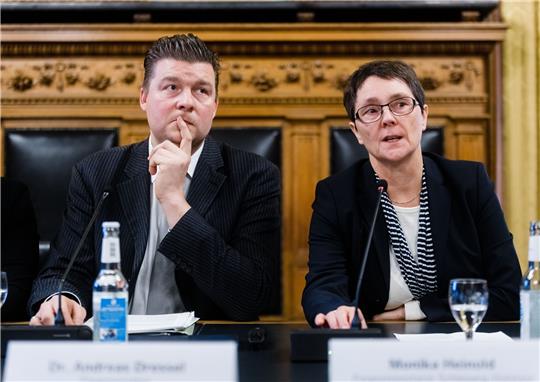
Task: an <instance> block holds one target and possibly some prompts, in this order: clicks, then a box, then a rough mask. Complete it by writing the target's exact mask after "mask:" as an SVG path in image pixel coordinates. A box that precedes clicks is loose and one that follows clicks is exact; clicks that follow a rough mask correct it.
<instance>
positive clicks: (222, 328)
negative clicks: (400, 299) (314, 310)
mask: <svg viewBox="0 0 540 382" xmlns="http://www.w3.org/2000/svg"><path fill="white" fill-rule="evenodd" d="M196 325H197V327H196V334H195V335H194V336H190V337H188V336H180V335H159V336H148V335H136V336H135V335H132V336H130V341H154V340H157V341H192V340H194V341H198V340H204V339H208V340H211V339H235V340H237V341H238V368H239V381H240V382H259V381H260V382H266V381H268V382H287V381H292V382H297V381H310V382H311V381H313V382H319V381H321V382H322V381H327V380H328V376H327V363H326V362H291V361H290V349H291V343H290V334H291V332H293V331H295V330H301V329H308V326H307V324H299V323H262V322H253V323H234V322H227V323H224V322H219V323H217V322H211V321H209V322H203V323H201V324H196ZM369 326H370V327H374V328H380V329H381V330H382V332H383V333H384V334H385V336H387V337H393V333H405V334H414V333H452V332H457V331H460V328H459V326H458V325H457V324H456V323H430V322H422V321H414V322H386V323H372V324H369ZM519 330H520V328H519V322H487V323H482V324H481V325H480V326H479V328H478V330H477V331H479V332H496V331H502V332H504V333H506V334H507V335H509V336H510V337H519ZM263 334H264V341H260V340H262V337H261V335H263ZM250 340H251V342H250ZM257 340H259V341H260V342H258V343H256V342H254V341H257ZM3 355H4V354H3ZM3 362H4V358H3V357H2V366H3ZM209 367H211V365H209ZM2 369H3V367H2Z"/></svg>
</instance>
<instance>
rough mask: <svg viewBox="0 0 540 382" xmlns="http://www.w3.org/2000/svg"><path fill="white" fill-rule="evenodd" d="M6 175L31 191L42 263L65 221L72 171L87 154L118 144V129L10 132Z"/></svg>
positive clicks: (6, 144) (6, 131)
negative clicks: (61, 224)
mask: <svg viewBox="0 0 540 382" xmlns="http://www.w3.org/2000/svg"><path fill="white" fill-rule="evenodd" d="M4 141H5V150H4V152H5V157H4V158H5V161H4V162H5V164H6V165H5V176H6V178H7V179H12V180H17V181H19V182H22V183H24V184H25V185H26V186H27V187H28V189H29V190H30V197H31V199H32V203H33V205H34V207H35V212H36V221H37V229H38V233H39V237H40V244H39V245H40V258H41V260H40V262H43V261H44V260H45V259H44V258H45V257H46V256H47V254H48V252H49V244H50V241H51V240H52V239H53V238H54V236H55V234H56V231H57V230H58V228H59V226H60V223H61V221H62V214H63V211H64V207H65V202H66V196H67V188H68V184H69V179H70V177H71V169H72V167H73V165H74V164H75V163H77V162H78V161H79V160H81V159H83V158H84V157H86V156H87V155H89V154H91V153H93V152H95V151H99V150H103V149H107V148H110V147H113V146H116V145H117V144H118V132H117V130H116V129H84V130H83V129H6V130H5V139H4Z"/></svg>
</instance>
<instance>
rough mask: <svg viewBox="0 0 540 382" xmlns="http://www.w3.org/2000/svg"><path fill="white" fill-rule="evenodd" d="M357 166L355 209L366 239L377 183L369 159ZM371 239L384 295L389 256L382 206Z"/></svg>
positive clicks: (376, 194)
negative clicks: (380, 274) (383, 287)
mask: <svg viewBox="0 0 540 382" xmlns="http://www.w3.org/2000/svg"><path fill="white" fill-rule="evenodd" d="M359 166H361V167H360V168H359V169H358V176H357V178H356V179H357V181H356V187H357V192H356V195H357V210H358V211H359V215H360V220H361V222H362V223H363V225H364V227H365V230H366V234H365V238H366V241H367V237H368V235H369V228H370V224H371V221H372V219H373V214H374V213H375V205H376V204H377V197H378V193H377V184H376V182H375V172H374V171H373V168H372V167H371V165H370V163H369V161H368V160H366V161H365V162H363V164H360V165H359ZM358 239H359V238H358V237H357V238H356V240H358ZM372 240H373V241H372V243H371V250H370V253H371V254H373V252H375V254H376V256H377V259H378V261H379V265H380V267H381V271H382V274H383V279H384V285H385V288H386V290H385V291H384V295H388V291H389V287H390V258H389V245H388V233H387V229H386V223H385V220H384V215H383V213H382V208H379V213H378V215H377V220H376V222H375V229H374V231H373V239H372ZM366 244H367V242H365V243H361V245H360V246H359V248H360V251H361V252H360V254H363V253H364V251H365V245H366ZM370 256H371V255H370Z"/></svg>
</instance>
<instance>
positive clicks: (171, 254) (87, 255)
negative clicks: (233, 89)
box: [29, 137, 281, 320]
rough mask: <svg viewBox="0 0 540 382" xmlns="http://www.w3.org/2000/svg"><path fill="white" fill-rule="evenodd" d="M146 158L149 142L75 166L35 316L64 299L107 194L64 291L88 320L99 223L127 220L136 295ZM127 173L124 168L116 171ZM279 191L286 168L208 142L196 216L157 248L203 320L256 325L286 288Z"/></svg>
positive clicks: (127, 265)
mask: <svg viewBox="0 0 540 382" xmlns="http://www.w3.org/2000/svg"><path fill="white" fill-rule="evenodd" d="M123 157H125V159H123ZM147 158H148V141H147V140H146V141H143V142H140V143H137V144H134V145H131V146H124V147H117V148H114V149H110V150H106V151H101V152H98V153H95V154H93V155H91V156H89V157H87V158H86V159H84V160H83V161H81V162H80V163H78V164H77V165H76V166H75V167H74V169H73V173H72V177H71V182H70V185H69V191H68V198H67V207H66V211H65V213H64V219H63V223H62V226H61V228H60V230H59V232H58V234H57V237H56V238H55V240H54V241H53V243H52V245H51V254H50V260H49V262H48V266H47V267H46V268H45V269H44V270H43V271H42V272H41V274H40V275H39V277H38V279H36V281H35V282H34V285H33V291H32V295H31V297H30V300H29V308H30V310H31V311H32V313H33V312H35V311H36V310H37V309H38V308H39V303H41V301H42V300H43V299H45V298H46V297H47V296H49V295H51V294H52V293H55V292H56V290H57V288H58V283H59V280H60V278H61V276H62V273H63V271H64V270H65V268H66V266H67V264H68V262H69V260H70V256H71V255H72V254H73V252H74V251H75V248H76V246H77V244H78V242H79V240H80V238H81V236H82V233H83V231H84V228H85V226H86V225H87V224H88V222H89V221H90V218H91V215H92V213H93V211H94V208H95V207H96V205H97V202H98V201H99V199H100V197H101V195H102V193H103V191H104V190H105V189H107V188H111V190H112V192H111V194H110V196H109V197H108V198H107V199H106V201H105V205H104V207H103V209H102V211H101V212H100V214H99V215H98V218H97V219H96V222H95V224H94V225H93V229H92V231H91V232H90V235H89V237H88V238H87V240H86V243H85V245H84V247H83V248H82V250H81V253H80V254H79V257H78V259H77V261H76V262H75V264H74V267H73V269H72V271H71V273H70V274H69V276H68V278H67V280H66V283H65V285H64V288H63V290H65V291H70V292H72V293H74V294H76V295H77V296H79V298H80V299H81V302H82V305H83V306H84V307H85V308H86V310H87V312H88V313H87V317H90V315H91V314H92V284H93V281H94V279H95V277H96V275H97V273H98V271H99V265H100V253H101V229H100V227H101V223H102V222H103V221H119V222H120V225H121V226H120V231H121V233H120V245H121V259H122V263H121V266H122V272H123V273H124V275H125V276H126V279H127V280H128V283H129V291H130V297H131V296H133V291H134V288H135V284H136V281H137V275H138V272H139V269H140V267H141V263H142V261H143V257H144V253H145V249H146V241H147V237H148V232H149V219H150V175H149V172H148V159H147ZM121 162H123V163H121ZM119 166H120V167H122V166H123V167H124V168H123V169H122V168H120V169H119V170H118V171H117V168H118V167H119ZM115 173H116V174H115ZM115 177H116V178H117V179H114V180H113V178H115ZM280 183H281V182H280V174H279V170H278V169H277V168H276V167H275V166H274V165H273V164H271V163H270V162H269V161H267V160H265V159H264V158H261V157H259V156H257V155H255V154H251V153H247V152H244V151H240V150H237V149H234V148H232V147H230V146H228V145H226V144H222V143H218V142H217V141H215V140H213V139H212V138H211V137H207V138H206V140H205V145H204V147H203V151H202V153H201V156H200V159H199V162H198V163H197V167H196V169H195V172H194V174H193V179H192V181H191V185H190V189H189V193H188V196H187V201H188V203H189V204H190V205H191V207H192V208H191V209H190V210H189V211H188V212H187V213H186V214H185V215H184V216H183V217H182V218H181V219H180V221H179V222H178V223H177V224H176V225H175V226H174V227H173V229H172V230H171V232H169V233H168V234H167V235H166V236H165V238H164V239H163V240H162V242H161V243H160V245H159V251H160V252H161V253H163V254H164V255H165V256H167V257H168V258H169V259H170V260H172V261H173V262H174V263H175V264H176V281H177V285H178V288H179V291H180V295H181V297H182V301H183V303H184V305H185V307H186V309H187V310H194V311H195V313H196V315H197V316H198V317H200V318H203V319H229V320H253V319H256V318H257V317H258V314H259V313H260V311H261V310H262V309H264V308H265V306H266V305H267V304H268V302H269V301H270V298H271V297H270V296H271V294H272V293H273V292H274V291H273V289H274V288H273V285H275V284H276V283H277V282H279V281H278V275H277V274H276V273H277V272H276V269H278V262H279V259H280V256H279V251H280V229H281V228H280V227H281V226H280V221H281V219H280Z"/></svg>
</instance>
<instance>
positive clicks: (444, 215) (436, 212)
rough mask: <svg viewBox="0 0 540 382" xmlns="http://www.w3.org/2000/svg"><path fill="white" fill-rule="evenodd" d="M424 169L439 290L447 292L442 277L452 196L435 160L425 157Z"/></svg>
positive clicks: (444, 266)
mask: <svg viewBox="0 0 540 382" xmlns="http://www.w3.org/2000/svg"><path fill="white" fill-rule="evenodd" d="M424 169H425V171H426V184H427V189H428V203H429V220H430V224H431V232H432V239H433V250H434V255H435V265H436V267H437V275H439V276H438V277H437V280H438V285H437V287H438V290H439V291H442V290H445V289H446V288H447V287H448V285H446V281H445V280H443V278H442V277H440V275H441V274H443V273H444V272H442V270H443V269H446V257H447V246H446V243H447V240H448V229H449V227H450V222H449V219H450V207H451V205H450V195H449V193H448V189H447V188H446V187H445V186H444V183H443V182H444V181H443V177H442V174H441V172H440V171H439V168H438V167H437V165H436V164H435V162H434V161H433V160H431V159H430V158H429V157H427V156H424Z"/></svg>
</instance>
